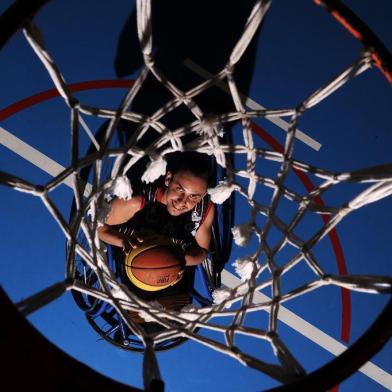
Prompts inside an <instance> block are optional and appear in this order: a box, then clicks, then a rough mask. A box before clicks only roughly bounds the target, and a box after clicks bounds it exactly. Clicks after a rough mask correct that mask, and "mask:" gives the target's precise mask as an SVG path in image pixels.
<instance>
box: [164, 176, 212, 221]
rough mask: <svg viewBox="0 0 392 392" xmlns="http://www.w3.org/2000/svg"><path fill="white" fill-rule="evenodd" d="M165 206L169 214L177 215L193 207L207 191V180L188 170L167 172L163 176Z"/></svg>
mask: <svg viewBox="0 0 392 392" xmlns="http://www.w3.org/2000/svg"><path fill="white" fill-rule="evenodd" d="M165 184H166V186H167V190H166V206H167V211H168V213H169V214H170V215H173V216H178V215H181V214H184V213H185V212H188V211H190V210H192V209H193V207H194V206H195V205H196V204H197V203H198V202H199V201H201V199H202V198H203V197H204V195H205V193H206V192H207V181H206V180H204V179H202V178H200V177H196V176H195V175H193V174H192V173H190V172H189V171H179V172H178V173H176V174H174V175H173V174H172V173H170V172H168V173H167V174H166V178H165Z"/></svg>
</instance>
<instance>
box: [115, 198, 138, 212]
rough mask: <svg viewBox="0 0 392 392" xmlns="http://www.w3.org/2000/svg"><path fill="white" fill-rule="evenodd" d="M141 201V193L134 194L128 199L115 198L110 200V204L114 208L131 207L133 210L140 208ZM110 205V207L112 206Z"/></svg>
mask: <svg viewBox="0 0 392 392" xmlns="http://www.w3.org/2000/svg"><path fill="white" fill-rule="evenodd" d="M142 201H143V196H142V195H134V196H132V197H131V198H130V199H127V200H125V199H120V198H116V199H114V200H113V202H112V206H113V207H114V208H116V209H129V208H130V209H133V210H138V209H140V208H141V205H142ZM113 207H112V208H113Z"/></svg>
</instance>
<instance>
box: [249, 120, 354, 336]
mask: <svg viewBox="0 0 392 392" xmlns="http://www.w3.org/2000/svg"><path fill="white" fill-rule="evenodd" d="M251 128H252V131H253V132H254V133H255V134H256V135H258V136H259V137H261V138H262V139H263V140H264V141H265V142H266V143H268V144H269V145H270V146H271V147H272V148H273V149H274V150H275V151H278V152H280V153H283V151H284V148H283V146H281V145H280V143H279V142H278V141H277V140H276V139H275V138H273V137H272V136H271V135H270V134H269V133H267V132H266V131H265V130H264V129H263V128H261V127H260V126H259V125H257V124H255V123H251ZM293 170H294V171H295V174H296V175H297V176H298V177H299V179H300V180H301V182H302V184H303V185H304V186H305V188H306V190H307V191H308V192H311V191H312V190H313V189H314V188H315V186H314V185H313V183H312V181H311V180H310V179H309V177H308V176H307V175H306V174H305V173H304V172H302V171H300V170H297V169H293ZM315 200H316V202H317V203H318V204H319V205H320V206H324V202H323V200H322V199H321V197H320V196H318V197H315ZM321 218H322V219H323V221H324V223H327V222H328V221H329V217H328V216H325V215H321ZM328 236H329V238H330V240H331V243H332V247H333V250H334V253H335V257H336V262H337V265H338V270H339V273H340V274H341V275H347V266H346V260H345V257H344V253H343V248H342V245H341V243H340V240H339V236H338V233H337V231H336V229H332V230H331V231H330V232H329V233H328ZM341 295H342V326H341V332H340V338H341V339H342V340H343V341H345V342H347V343H348V342H349V339H350V327H351V299H350V290H348V289H345V288H341Z"/></svg>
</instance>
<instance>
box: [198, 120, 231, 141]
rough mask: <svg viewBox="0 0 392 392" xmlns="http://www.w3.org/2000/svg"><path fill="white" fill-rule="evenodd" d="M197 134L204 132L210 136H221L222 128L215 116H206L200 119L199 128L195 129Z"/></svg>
mask: <svg viewBox="0 0 392 392" xmlns="http://www.w3.org/2000/svg"><path fill="white" fill-rule="evenodd" d="M197 133H198V134H199V135H202V134H205V135H206V136H208V137H209V138H211V137H214V136H215V137H223V135H224V128H223V125H222V124H221V123H220V122H219V121H218V119H217V118H216V117H213V116H206V117H204V118H202V119H201V120H200V128H199V130H198V131H197Z"/></svg>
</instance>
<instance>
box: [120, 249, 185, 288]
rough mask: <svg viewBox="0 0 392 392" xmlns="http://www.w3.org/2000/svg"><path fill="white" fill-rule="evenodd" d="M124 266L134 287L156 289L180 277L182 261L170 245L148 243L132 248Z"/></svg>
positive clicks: (167, 285) (173, 282)
mask: <svg viewBox="0 0 392 392" xmlns="http://www.w3.org/2000/svg"><path fill="white" fill-rule="evenodd" d="M125 267H126V268H125V269H126V273H127V276H128V278H129V280H130V281H131V282H132V283H133V284H134V285H135V286H136V287H139V288H140V289H143V290H147V291H157V290H163V289H165V288H167V287H169V286H171V285H173V284H175V283H176V282H177V281H179V280H180V279H181V277H182V272H183V270H184V262H183V261H182V260H181V258H180V257H179V256H178V255H177V254H176V252H175V250H174V249H173V248H172V247H170V246H167V245H160V244H156V243H155V244H151V243H150V244H143V245H142V246H139V247H137V248H134V249H133V250H132V251H131V252H130V253H129V255H128V256H127V258H126V260H125Z"/></svg>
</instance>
